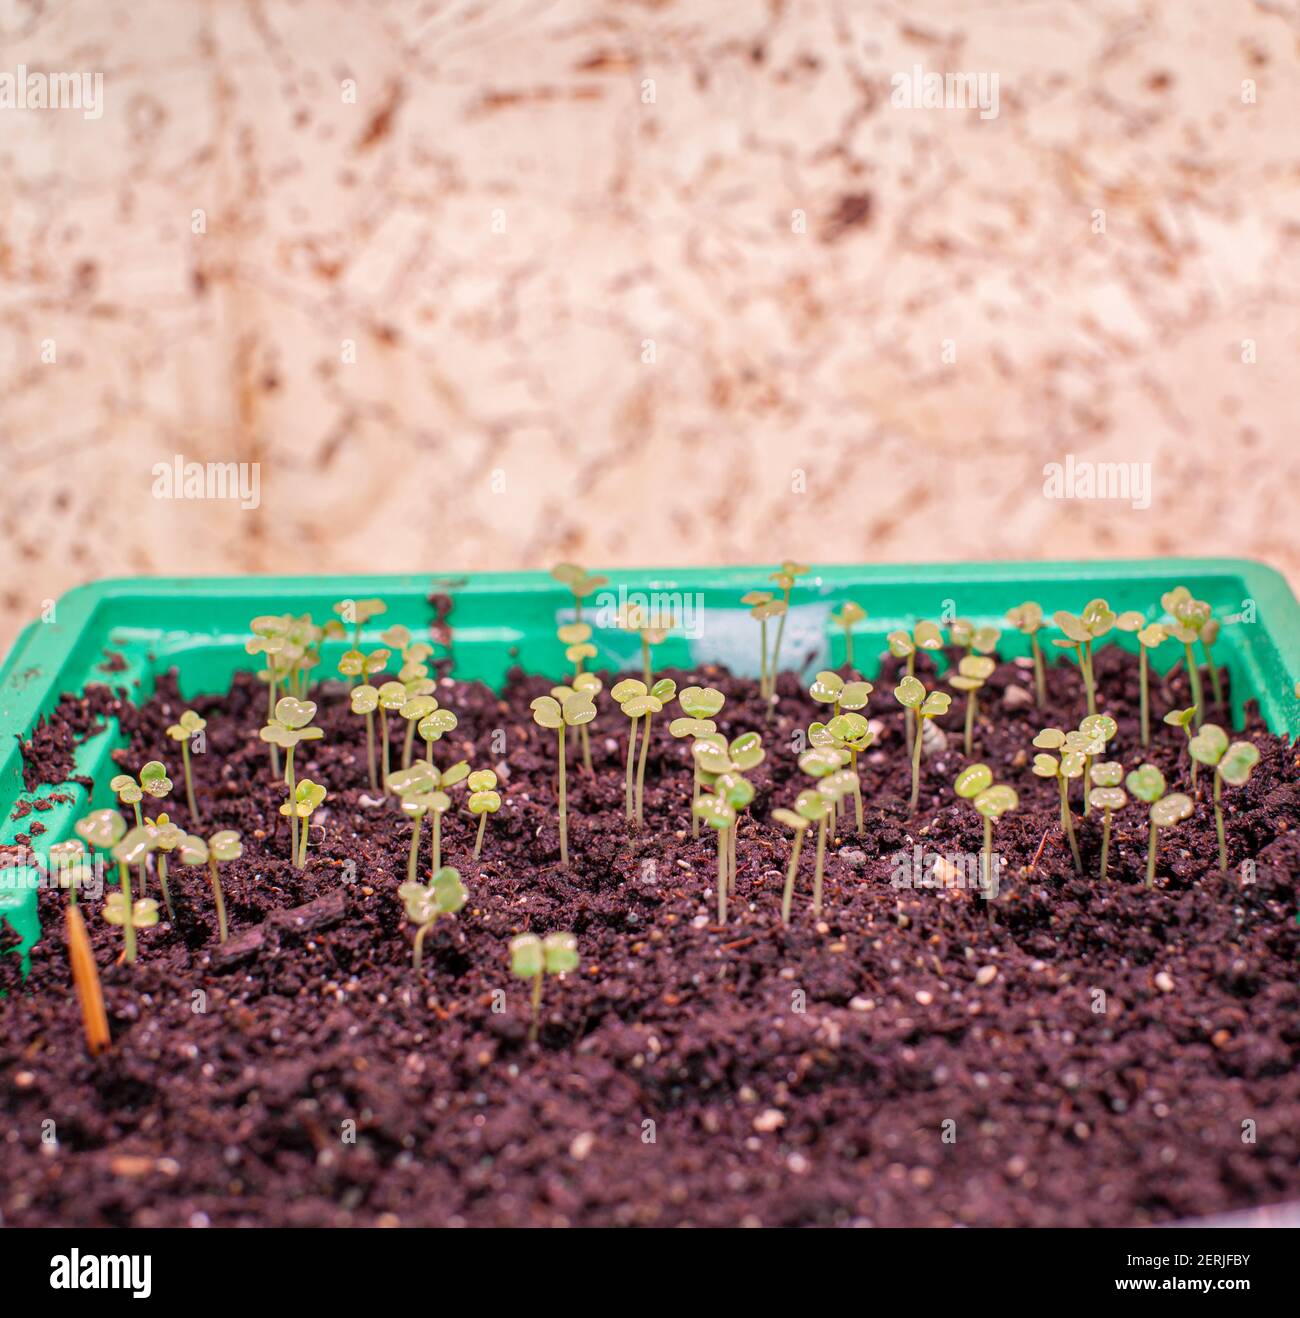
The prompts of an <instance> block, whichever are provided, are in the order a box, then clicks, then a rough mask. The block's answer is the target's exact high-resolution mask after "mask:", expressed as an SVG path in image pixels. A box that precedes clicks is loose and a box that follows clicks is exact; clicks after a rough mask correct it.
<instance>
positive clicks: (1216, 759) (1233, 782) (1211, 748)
mask: <svg viewBox="0 0 1300 1318" xmlns="http://www.w3.org/2000/svg"><path fill="white" fill-rule="evenodd" d="M1188 749H1189V750H1190V752H1191V755H1192V760H1193V761H1194V762H1199V763H1201V764H1204V765H1205V766H1206V767H1207V768H1210V769H1213V771H1214V829H1215V832H1216V833H1217V834H1218V836H1219V869H1220V870H1221V871H1222V872H1223V873H1224V874H1226V873H1227V872H1228V843H1227V840H1226V838H1225V837H1224V833H1223V803H1222V795H1223V784H1224V783H1227V784H1228V786H1229V787H1244V786H1245V785H1246V783H1247V782H1248V781H1249V780H1250V774H1251V770H1252V769H1254V767H1255V766H1256V765H1257V764H1258V763H1259V748H1258V747H1257V746H1255V745H1254V744H1253V743H1252V742H1249V741H1234V742H1232V743H1231V745H1229V743H1228V734H1227V733H1226V732H1224V730H1223V729H1222V728H1221V727H1219V725H1218V724H1217V723H1204V724H1202V725H1201V730H1200V731H1199V732H1198V733H1197V734H1196V736H1194V737H1193V738H1192V741H1191V745H1190V746H1189V747H1188Z"/></svg>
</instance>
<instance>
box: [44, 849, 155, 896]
mask: <svg viewBox="0 0 1300 1318" xmlns="http://www.w3.org/2000/svg"><path fill="white" fill-rule="evenodd" d="M46 854H47V855H48V856H49V862H50V869H51V870H53V871H54V873H55V874H57V875H58V879H59V887H60V888H67V890H68V905H69V906H75V905H76V904H77V892H78V890H79V889H80V888H82V887H84V886H85V885H86V884H87V883H88V882H89V881H90V880H91V879H92V878H93V877H94V871H93V869H91V867H90V865H89V864H88V863H87V859H86V844H85V843H84V842H82V840H81V839H80V838H79V837H70V838H68V839H67V841H65V842H56V843H54V845H53V846H51V847H50V849H49V851H48V852H47V853H46ZM163 891H164V893H165V892H166V888H165V887H164V889H163Z"/></svg>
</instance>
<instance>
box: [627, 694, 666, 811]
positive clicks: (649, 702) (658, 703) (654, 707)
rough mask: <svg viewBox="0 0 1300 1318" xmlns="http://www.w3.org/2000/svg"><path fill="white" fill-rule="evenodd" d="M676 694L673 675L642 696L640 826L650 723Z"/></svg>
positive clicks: (638, 776)
mask: <svg viewBox="0 0 1300 1318" xmlns="http://www.w3.org/2000/svg"><path fill="white" fill-rule="evenodd" d="M676 696H677V683H676V682H674V681H673V679H672V678H671V677H661V678H660V679H659V680H658V681H657V682H656V683H655V684H654V686H652V687H651V688H650V691H649V694H648V695H646V696H644V697H642V701H641V703H643V705H644V708H643V709H642V713H641V717H642V718H643V719H644V720H645V722H644V724H643V725H642V728H641V756H640V759H639V760H638V761H637V766H636V826H637V827H638V828H640V827H641V824H642V822H643V821H644V818H645V766H646V754H647V752H648V751H649V749H650V725H651V722H652V721H653V719H654V716H655V715H656V714H658V713H661V712H662V710H663V707H664V706H665V705H666V704H668V702H669V701H670V700H673V699H675V698H676ZM631 703H632V704H636V703H637V701H636V700H633V701H632V702H631ZM623 712H624V713H625V714H627V715H628V717H629V718H630V717H632V714H631V711H630V710H629V709H628V707H627V706H626V705H624V706H623Z"/></svg>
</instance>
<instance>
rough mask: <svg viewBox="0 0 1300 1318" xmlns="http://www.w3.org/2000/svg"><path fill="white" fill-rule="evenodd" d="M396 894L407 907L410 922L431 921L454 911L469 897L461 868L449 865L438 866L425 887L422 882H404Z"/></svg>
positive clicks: (422, 922) (423, 923)
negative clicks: (439, 867)
mask: <svg viewBox="0 0 1300 1318" xmlns="http://www.w3.org/2000/svg"><path fill="white" fill-rule="evenodd" d="M397 895H398V896H399V897H400V898H401V899H402V904H403V905H404V906H405V907H406V918H407V919H408V920H410V921H411V922H412V923H413V924H417V925H426V924H431V923H432V922H433V921H434V920H436V919H437V918H438V917H439V916H440V915H454V914H455V913H456V912H457V911H459V910H460V908H461V907H462V906H464V905H465V903H466V902H467V901H468V900H469V894H468V893H467V892H466V891H465V885H464V884H463V883H462V882H461V878H460V871H459V870H458V869H456V868H455V867H454V866H451V865H444V866H443V867H442V868H441V869H440V870H438V871H437V872H436V873H435V874H434V876H433V878H432V879H430V880H429V885H428V887H425V885H424V884H423V883H403V884H402V885H401V886H400V887H399V888H398V889H397Z"/></svg>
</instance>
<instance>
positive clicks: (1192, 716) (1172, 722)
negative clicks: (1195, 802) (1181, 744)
mask: <svg viewBox="0 0 1300 1318" xmlns="http://www.w3.org/2000/svg"><path fill="white" fill-rule="evenodd" d="M1164 721H1165V722H1166V723H1167V724H1168V725H1169V726H1170V727H1171V728H1182V730H1183V735H1184V736H1185V737H1186V738H1187V745H1188V747H1189V750H1188V759H1190V760H1191V764H1192V795H1193V796H1195V795H1196V768H1197V759H1196V756H1194V755H1193V754H1192V753H1191V750H1190V747H1191V744H1192V737H1193V736H1195V734H1194V733H1193V732H1192V724H1193V723H1195V722H1196V706H1195V705H1189V706H1188V707H1187V708H1186V709H1171V710H1170V711H1169V713H1168V714H1166V715H1165V718H1164Z"/></svg>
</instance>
